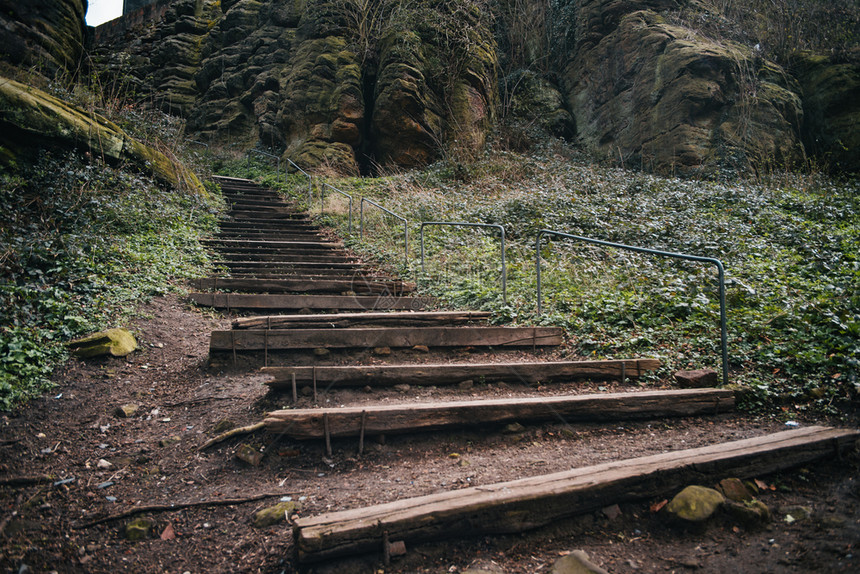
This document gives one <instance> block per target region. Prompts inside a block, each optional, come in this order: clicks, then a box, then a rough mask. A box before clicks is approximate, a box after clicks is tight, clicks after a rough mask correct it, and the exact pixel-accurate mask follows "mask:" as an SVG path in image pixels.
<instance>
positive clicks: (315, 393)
mask: <svg viewBox="0 0 860 574" xmlns="http://www.w3.org/2000/svg"><path fill="white" fill-rule="evenodd" d="M311 372H312V373H313V376H314V404H317V368H316V365H314V366H313V367H311Z"/></svg>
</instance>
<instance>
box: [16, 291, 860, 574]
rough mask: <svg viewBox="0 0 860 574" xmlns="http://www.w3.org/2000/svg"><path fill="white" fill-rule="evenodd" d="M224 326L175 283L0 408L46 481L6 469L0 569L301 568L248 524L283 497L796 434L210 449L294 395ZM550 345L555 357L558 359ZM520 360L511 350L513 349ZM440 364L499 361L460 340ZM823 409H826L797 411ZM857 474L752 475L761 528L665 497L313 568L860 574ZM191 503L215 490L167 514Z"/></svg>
mask: <svg viewBox="0 0 860 574" xmlns="http://www.w3.org/2000/svg"><path fill="white" fill-rule="evenodd" d="M228 325H229V318H228V317H225V316H222V315H220V314H213V313H208V312H201V311H199V310H195V309H192V308H190V307H189V306H188V305H187V304H186V303H184V302H183V301H182V299H181V298H180V297H178V296H175V295H170V296H166V297H161V298H157V299H155V300H153V301H151V302H149V303H147V304H146V305H143V306H142V308H141V310H140V314H139V318H138V319H137V321H136V324H135V325H133V326H132V327H133V329H134V330H135V332H136V334H137V335H138V337H139V342H140V344H141V350H140V351H138V352H136V353H134V354H132V355H130V356H129V357H127V358H124V359H113V358H106V359H97V360H90V361H86V362H83V361H79V360H76V359H73V360H70V361H69V362H68V364H66V365H65V366H64V367H63V368H62V369H60V370H59V371H58V372H57V373H56V376H55V379H56V382H57V383H58V387H57V389H56V390H55V391H54V392H53V393H52V394H50V395H49V396H45V397H43V398H42V399H40V400H37V401H34V402H32V403H31V404H30V405H28V406H27V407H26V408H24V409H22V410H20V411H19V412H16V413H13V414H7V415H5V416H3V417H2V418H0V479H8V478H10V477H34V478H38V477H40V476H49V477H50V479H45V480H44V481H42V482H38V481H31V482H29V483H27V482H26V481H24V484H4V483H0V531H2V534H0V550H2V552H0V570H2V571H3V572H51V571H56V572H118V571H129V572H177V573H183V572H190V573H198V572H207V573H209V572H266V573H279V572H285V573H290V572H295V571H297V568H296V565H295V563H294V561H293V543H292V534H291V528H290V526H289V524H287V523H280V524H278V525H275V526H270V527H267V528H262V529H257V528H255V527H254V526H253V525H252V517H253V515H254V513H255V512H256V511H258V510H260V509H261V508H264V507H267V506H270V505H273V504H275V503H276V502H278V500H279V499H280V498H281V497H285V496H289V497H291V498H292V500H295V501H300V502H301V509H300V510H299V511H298V513H299V514H300V515H303V516H311V515H315V514H319V513H322V512H326V511H330V510H339V509H347V508H354V507H358V506H363V505H369V504H374V503H381V502H387V501H391V500H396V499H400V498H405V497H410V496H417V495H423V494H430V493H435V492H441V491H445V490H450V489H458V488H465V487H468V486H476V485H481V484H490V483H495V482H500V481H506V480H512V479H515V478H521V477H526V476H534V475H538V474H546V473H551V472H555V471H560V470H567V469H570V468H575V467H580V466H585V465H589V464H594V463H599V462H605V461H611V460H617V459H623V458H632V457H636V456H643V455H647V454H653V453H658V452H663V451H667V450H675V449H684V448H690V447H696V446H702V445H707V444H713V443H716V442H721V441H728V440H734V439H740V438H745V437H751V436H757V435H761V434H764V433H768V432H773V431H779V430H783V429H785V425H784V423H783V422H780V421H778V420H775V419H772V418H756V417H752V416H748V415H743V414H733V415H722V416H719V417H710V418H694V419H664V420H653V421H642V422H623V423H618V424H613V425H596V424H594V425H585V424H575V425H571V424H565V423H562V422H557V423H550V424H544V425H530V426H527V427H526V428H525V429H524V430H522V431H521V432H514V433H511V432H504V429H500V428H487V429H480V430H463V431H452V432H443V433H433V434H422V435H403V436H390V437H387V440H385V441H384V442H373V441H371V442H370V447H369V448H368V449H367V450H366V451H365V453H364V454H363V455H359V454H358V452H357V447H358V445H357V444H356V441H348V440H343V441H335V442H334V445H333V446H334V453H333V456H332V457H331V458H329V457H326V454H325V448H324V445H323V444H321V443H317V442H293V441H290V440H288V439H279V437H273V436H268V435H264V434H256V435H252V436H250V437H245V438H244V439H239V438H237V439H232V440H230V441H228V442H225V443H222V444H221V445H219V446H216V447H214V448H212V449H210V450H206V451H203V452H200V451H199V450H198V448H199V446H200V445H201V444H202V443H203V442H204V441H205V440H206V439H208V438H210V437H211V436H213V435H214V434H215V433H214V431H213V429H214V428H215V427H216V425H217V424H218V423H219V422H220V421H222V420H224V419H229V420H230V421H232V422H233V423H234V424H236V425H245V424H252V423H256V422H259V421H260V420H262V416H263V413H264V412H266V411H269V410H272V409H274V408H280V407H281V406H283V405H286V404H288V398H287V397H283V396H274V395H272V394H269V393H267V389H266V387H265V386H264V385H262V384H261V383H262V381H263V377H261V376H260V375H257V374H254V372H253V371H252V370H250V369H249V365H248V364H245V361H243V360H241V359H242V358H241V357H240V362H239V365H237V366H235V367H234V366H233V365H232V364H231V363H232V361H231V357H216V358H214V359H213V360H211V361H210V358H209V354H208V341H209V332H210V331H211V330H212V329H215V328H222V329H223V328H228ZM526 354H528V355H531V354H530V353H523V355H526ZM539 355H542V356H544V357H546V358H556V357H558V356H559V353H558V352H552V353H550V352H544V353H542V354H541V353H540V352H539ZM511 356H516V354H513V355H511V354H508V355H506V356H505V357H506V358H507V359H510V358H511ZM275 359H276V360H274V361H273V362H274V363H278V362H283V363H285V364H286V363H290V364H314V362H315V361H316V362H319V364H339V363H344V364H349V363H354V362H355V361H359V360H360V361H364V362H378V361H389V362H406V361H423V362H429V361H431V360H432V361H436V360H440V355H438V354H433V355H425V354H420V353H415V352H413V351H408V352H395V353H393V354H392V355H391V356H388V357H377V356H375V355H372V354H371V353H366V352H362V353H333V354H332V355H331V356H329V357H326V358H324V359H321V358H317V357H315V356H314V355H313V354H300V353H295V354H291V355H288V356H279V357H277V358H275ZM442 360H459V361H466V360H476V361H478V360H480V361H486V360H491V359H489V358H488V357H487V356H485V355H483V354H481V353H477V352H469V351H463V350H461V351H459V352H456V351H454V352H451V353H448V354H446V355H444V356H442ZM496 360H498V358H496ZM637 388H639V387H638V386H637V385H636V384H635V382H633V383H627V384H626V385H619V384H618V383H617V382H605V381H595V382H583V383H576V384H573V383H571V384H560V385H545V386H543V387H540V388H536V387H531V386H528V385H513V384H510V385H508V384H482V383H480V382H478V383H476V384H475V385H474V386H473V387H471V388H468V389H464V388H460V387H458V386H454V387H448V388H442V387H440V388H433V387H427V388H412V389H409V390H407V391H397V390H395V389H386V390H372V391H367V390H363V389H356V390H349V391H344V390H340V391H331V392H322V393H321V394H320V397H319V401H320V402H321V403H328V404H331V405H340V404H356V403H361V402H370V401H373V402H385V401H407V400H428V399H429V400H453V399H458V398H469V397H471V396H472V395H475V396H481V397H489V396H499V397H501V396H527V395H537V394H548V393H552V394H555V393H562V392H565V393H571V392H602V391H617V390H635V389H637ZM311 402H312V397H310V396H308V395H302V397H301V398H300V401H299V406H310V405H311ZM127 403H136V404H138V405H140V408H139V410H138V411H137V413H136V414H135V415H134V416H132V417H130V418H120V417H118V416H116V414H115V412H114V411H115V409H116V408H117V407H119V406H121V405H124V404H127ZM813 422H824V423H827V421H811V420H809V421H800V423H801V424H811V423H813ZM852 424H854V425H855V426H856V422H854V423H852ZM172 437H178V440H177V441H176V442H174V441H172V440H171V438H172ZM162 441H166V442H162ZM242 442H249V443H250V444H252V445H253V446H255V447H265V452H266V456H265V458H264V459H263V462H262V464H261V465H260V466H258V467H251V466H248V465H246V464H245V463H243V462H241V461H239V460H237V459H236V458H235V456H234V452H235V449H236V447H237V446H238V445H239V444H240V443H242ZM162 445H163V446H162ZM102 461H106V462H102ZM107 463H109V465H108V464H107ZM858 468H860V466H858V460H857V458H856V456H852V457H850V458H848V459H843V460H833V461H829V462H826V463H822V464H818V465H815V466H814V467H809V468H801V469H795V470H792V471H790V472H786V473H783V474H781V475H778V476H766V477H759V478H760V480H761V481H762V482H763V483H765V484H766V485H767V489H766V490H765V491H763V492H762V493H761V494H760V499H761V500H762V501H764V502H765V503H766V504H767V505H768V506H769V507H770V508H771V509H772V511H773V521H772V522H771V523H770V524H769V525H767V526H764V527H759V528H754V529H751V530H747V529H745V528H743V527H742V526H740V525H739V524H737V523H735V522H733V521H732V519H730V518H729V517H728V516H721V517H720V518H719V519H717V520H715V521H712V522H711V523H709V524H707V525H706V526H704V527H702V528H698V529H683V528H679V527H677V526H673V525H672V524H670V523H668V522H667V520H666V518H665V516H664V515H663V513H660V512H653V511H652V510H651V507H652V505H654V504H655V503H659V502H660V500H659V499H658V498H655V499H654V500H648V501H643V502H642V503H640V504H624V505H621V506H620V507H618V508H607V509H604V511H601V512H597V513H595V514H593V515H587V516H582V517H579V518H576V519H573V520H569V521H564V522H561V523H558V524H554V525H552V526H551V527H547V528H543V529H540V530H537V531H533V532H528V533H525V534H522V535H508V536H495V537H476V538H473V539H465V540H460V539H458V540H448V541H443V542H438V543H432V544H423V545H419V546H413V547H409V548H407V553H406V555H405V556H401V557H397V558H394V559H393V560H392V562H391V564H390V565H388V566H385V565H383V564H382V558H381V556H380V555H373V556H367V557H359V558H356V559H350V560H346V561H342V562H338V563H332V564H323V565H317V566H314V567H313V568H312V569H310V571H312V572H318V573H323V572H327V573H341V572H374V573H382V572H384V573H411V572H428V573H429V572H432V573H441V572H463V571H465V570H467V569H468V568H469V567H470V566H474V567H477V566H482V567H484V568H487V569H491V570H492V569H494V570H495V571H497V572H504V573H532V572H550V571H551V569H552V564H553V563H554V561H556V560H557V559H558V558H559V557H560V556H562V555H564V554H566V553H568V552H570V551H571V550H573V549H583V550H585V551H586V552H587V553H588V554H589V555H590V556H591V558H592V561H593V562H595V563H597V564H599V565H601V566H602V567H603V568H605V569H606V570H608V571H609V572H613V573H619V572H637V573H638V572H694V571H695V572H714V573H723V572H732V571H733V572H755V573H758V572H857V571H860V547H858V545H860V500H858V497H860V480H858ZM7 482H8V481H7ZM233 499H235V500H233ZM239 499H242V500H246V501H245V502H242V501H240V500H239ZM231 500H233V503H229V504H227V503H225V502H230V501H231ZM184 503H207V504H200V505H196V506H191V507H188V508H183V509H170V508H169V506H170V505H177V504H184ZM208 503H211V504H208ZM156 504H160V505H164V506H165V509H161V510H152V511H150V512H148V513H145V514H143V515H142V516H144V517H149V518H151V519H152V520H153V521H154V522H155V526H154V528H153V529H152V532H151V535H150V536H149V537H148V538H146V539H144V540H140V541H131V540H128V539H126V537H125V526H126V524H127V523H128V522H130V521H131V520H132V518H133V517H126V518H118V519H108V520H105V521H102V522H99V523H97V524H96V523H95V522H96V521H97V520H99V519H104V518H110V517H111V516H115V515H119V514H121V513H126V512H129V511H133V510H134V509H135V507H139V506H145V505H156ZM798 505H800V506H806V507H809V508H810V509H811V516H810V517H809V518H806V519H803V520H795V521H793V522H790V521H786V519H785V514H786V513H785V512H784V510H785V509H786V508H788V507H791V506H798ZM796 514H798V513H797V512H794V513H793V515H796ZM28 568H29V569H28Z"/></svg>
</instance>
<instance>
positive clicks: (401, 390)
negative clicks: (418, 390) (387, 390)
mask: <svg viewBox="0 0 860 574" xmlns="http://www.w3.org/2000/svg"><path fill="white" fill-rule="evenodd" d="M411 389H412V387H410V386H409V385H407V384H406V383H401V384H399V385H394V390H395V391H397V392H398V393H408V392H409V391H410V390H411Z"/></svg>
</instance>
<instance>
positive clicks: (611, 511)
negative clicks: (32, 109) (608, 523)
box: [603, 504, 621, 520]
mask: <svg viewBox="0 0 860 574" xmlns="http://www.w3.org/2000/svg"><path fill="white" fill-rule="evenodd" d="M603 516H605V517H606V518H608V519H609V520H615V519H616V518H618V517H619V516H621V507H620V506H618V505H617V504H613V505H612V506H607V507H606V508H604V509H603Z"/></svg>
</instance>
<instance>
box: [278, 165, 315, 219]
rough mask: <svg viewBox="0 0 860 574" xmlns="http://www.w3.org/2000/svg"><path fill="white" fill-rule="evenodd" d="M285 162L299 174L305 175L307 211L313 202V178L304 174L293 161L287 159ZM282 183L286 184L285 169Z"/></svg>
mask: <svg viewBox="0 0 860 574" xmlns="http://www.w3.org/2000/svg"><path fill="white" fill-rule="evenodd" d="M287 161H288V162H289V164H290V165H291V166H293V167H294V168H296V169H297V170H298V171H300V172H302V173H303V174H305V177H307V178H308V209H310V206H311V202H312V201H313V193H314V190H313V178H312V177H311V175H310V174H309V173H308V172H306V171H305V170H303V169H302V168H300V167H299V166H298V165H296V162H294V161H293V160H291V159H290V158H287ZM284 183H287V170H286V169H284Z"/></svg>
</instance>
